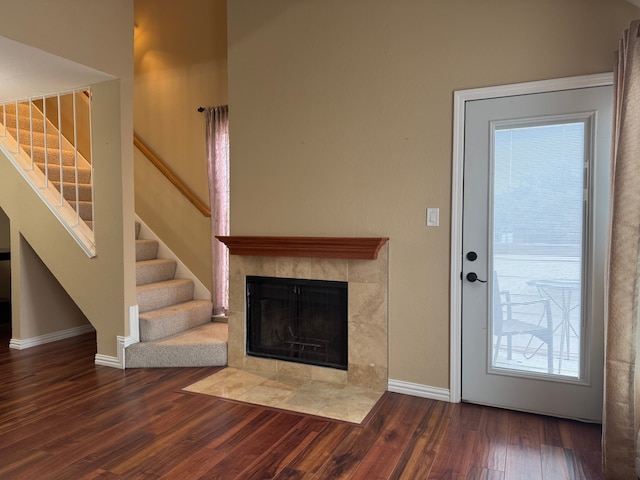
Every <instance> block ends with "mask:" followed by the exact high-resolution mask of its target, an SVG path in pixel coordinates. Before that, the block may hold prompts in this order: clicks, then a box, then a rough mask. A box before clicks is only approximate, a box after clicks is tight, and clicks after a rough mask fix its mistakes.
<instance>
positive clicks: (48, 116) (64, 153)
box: [0, 88, 95, 257]
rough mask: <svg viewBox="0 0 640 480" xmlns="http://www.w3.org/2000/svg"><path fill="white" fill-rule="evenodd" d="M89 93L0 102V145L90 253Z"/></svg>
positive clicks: (92, 242)
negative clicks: (0, 110)
mask: <svg viewBox="0 0 640 480" xmlns="http://www.w3.org/2000/svg"><path fill="white" fill-rule="evenodd" d="M88 91H89V90H88V89H86V88H83V89H74V90H70V91H65V92H60V93H56V94H53V95H47V96H38V97H30V98H26V99H21V100H16V101H12V102H8V103H4V104H2V115H1V116H0V121H1V123H2V124H1V125H0V148H1V149H2V150H4V152H5V153H6V154H7V157H8V158H9V159H10V160H11V162H12V163H13V164H14V166H15V167H16V168H17V169H18V171H19V172H20V173H21V174H22V176H23V178H25V180H27V182H28V183H29V184H30V185H31V186H32V187H33V188H34V190H35V191H36V192H37V193H38V195H39V196H40V198H41V199H42V200H43V201H44V202H45V203H46V204H47V205H48V206H49V209H50V210H51V211H52V212H53V213H54V214H55V215H56V217H57V218H58V219H59V220H60V222H61V223H62V224H63V225H64V226H65V228H66V229H67V230H68V231H69V233H70V234H71V235H72V236H73V237H74V238H75V239H76V241H77V242H78V244H79V245H80V246H81V247H82V248H83V250H84V251H85V252H86V253H87V254H88V255H89V256H90V257H93V256H95V240H94V234H93V211H94V208H93V205H94V198H93V167H92V162H91V158H92V148H91V101H90V96H89V95H88ZM27 124H28V127H27V126H26V125H27ZM81 150H82V151H81Z"/></svg>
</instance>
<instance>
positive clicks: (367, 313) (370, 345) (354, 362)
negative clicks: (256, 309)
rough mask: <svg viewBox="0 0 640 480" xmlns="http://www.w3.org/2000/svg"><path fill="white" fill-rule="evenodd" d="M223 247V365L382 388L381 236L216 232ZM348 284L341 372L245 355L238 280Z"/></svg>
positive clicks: (384, 271) (384, 283)
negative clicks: (344, 359)
mask: <svg viewBox="0 0 640 480" xmlns="http://www.w3.org/2000/svg"><path fill="white" fill-rule="evenodd" d="M218 238H219V239H220V240H221V241H222V242H223V243H225V244H226V245H227V246H228V247H229V252H230V258H229V264H230V265H229V270H230V285H229V304H230V305H229V313H228V319H229V343H228V365H229V367H233V368H236V369H239V370H248V371H254V372H260V373H262V374H267V375H283V376H287V377H294V378H300V379H304V380H310V381H314V380H317V381H322V382H331V383H337V384H343V385H349V386H359V387H365V388H368V389H375V390H380V391H385V390H386V389H387V378H388V353H387V345H388V328H387V323H388V308H387V303H388V270H389V268H388V258H389V252H388V243H387V240H388V239H386V238H335V237H330V238H315V237H218ZM247 275H256V276H263V277H277V278H301V279H314V280H335V281H342V282H347V283H348V343H349V345H348V369H347V370H346V371H344V370H337V369H333V368H326V367H319V366H314V365H305V364H299V363H294V362H288V361H283V360H275V359H268V358H259V357H251V356H247V355H246V354H245V338H246V330H245V326H246V318H245V278H246V276H247Z"/></svg>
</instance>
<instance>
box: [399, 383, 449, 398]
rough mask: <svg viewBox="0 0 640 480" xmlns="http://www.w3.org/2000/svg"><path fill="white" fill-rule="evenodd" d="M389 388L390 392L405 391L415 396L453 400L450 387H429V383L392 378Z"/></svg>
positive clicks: (406, 393)
mask: <svg viewBox="0 0 640 480" xmlns="http://www.w3.org/2000/svg"><path fill="white" fill-rule="evenodd" d="M387 388H388V389H389V391H390V392H395V393H404V394H405V395H413V396H414V397H422V398H430V399H431V400H440V401H443V402H449V401H451V400H450V398H449V389H448V388H438V387H429V386H427V385H420V384H419V383H410V382H403V381H401V380H391V379H389V381H388V382H387Z"/></svg>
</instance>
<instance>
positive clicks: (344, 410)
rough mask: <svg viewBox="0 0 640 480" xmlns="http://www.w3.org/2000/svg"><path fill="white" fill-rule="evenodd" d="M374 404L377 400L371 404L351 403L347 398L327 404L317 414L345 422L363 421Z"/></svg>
mask: <svg viewBox="0 0 640 480" xmlns="http://www.w3.org/2000/svg"><path fill="white" fill-rule="evenodd" d="M374 405H375V402H373V403H370V404H362V403H350V402H348V401H347V400H345V399H341V400H336V401H334V402H330V403H329V404H327V405H325V406H324V407H323V408H321V409H320V410H318V413H317V415H321V416H323V417H329V418H334V419H336V420H343V421H345V422H353V423H361V422H362V421H363V420H364V419H365V417H366V416H367V415H368V414H369V412H370V411H371V409H372V408H373V406H374Z"/></svg>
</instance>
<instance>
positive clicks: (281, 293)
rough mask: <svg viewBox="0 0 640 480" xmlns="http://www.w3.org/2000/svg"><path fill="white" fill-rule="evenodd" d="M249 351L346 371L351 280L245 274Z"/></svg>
mask: <svg viewBox="0 0 640 480" xmlns="http://www.w3.org/2000/svg"><path fill="white" fill-rule="evenodd" d="M246 302H247V303H246V305H247V319H246V322H247V339H246V352H247V355H249V356H255V357H263V358H271V359H277V360H285V361H289V362H296V363H303V364H310V365H317V366H322V367H329V368H335V369H339V370H347V365H348V284H347V282H339V281H332V280H306V279H298V278H280V277H278V278H276V277H259V276H247V277H246Z"/></svg>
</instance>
